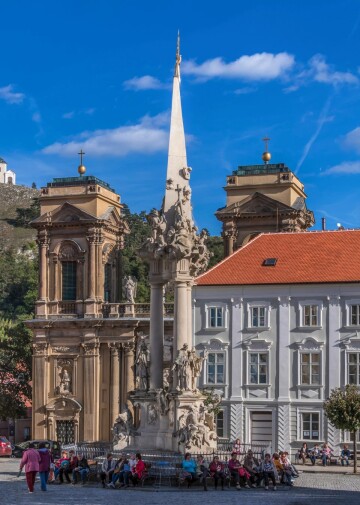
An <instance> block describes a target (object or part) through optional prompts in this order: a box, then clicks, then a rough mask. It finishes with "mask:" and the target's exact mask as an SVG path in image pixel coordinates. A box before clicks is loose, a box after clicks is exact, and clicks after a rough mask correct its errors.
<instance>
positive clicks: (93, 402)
mask: <svg viewBox="0 0 360 505" xmlns="http://www.w3.org/2000/svg"><path fill="white" fill-rule="evenodd" d="M82 347H83V350H84V354H83V360H84V376H83V377H84V383H83V384H84V403H83V405H84V407H83V424H84V440H88V441H89V442H93V441H96V440H99V411H100V409H99V388H100V377H99V343H98V342H91V343H84V344H82Z"/></svg>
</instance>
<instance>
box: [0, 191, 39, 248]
mask: <svg viewBox="0 0 360 505" xmlns="http://www.w3.org/2000/svg"><path fill="white" fill-rule="evenodd" d="M39 195H40V191H39V190H37V189H33V188H30V187H27V186H18V185H12V184H0V249H8V248H11V249H15V250H18V249H21V248H22V247H23V246H24V245H25V244H26V243H28V242H31V241H34V240H35V238H36V231H35V230H34V229H33V228H31V227H30V226H29V222H30V221H31V220H32V219H34V218H35V217H36V216H37V215H39V210H38V201H37V199H38V197H39Z"/></svg>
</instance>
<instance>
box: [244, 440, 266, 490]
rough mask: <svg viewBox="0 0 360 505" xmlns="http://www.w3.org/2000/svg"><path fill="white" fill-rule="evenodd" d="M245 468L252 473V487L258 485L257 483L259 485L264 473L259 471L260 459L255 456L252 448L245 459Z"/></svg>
mask: <svg viewBox="0 0 360 505" xmlns="http://www.w3.org/2000/svg"><path fill="white" fill-rule="evenodd" d="M244 468H245V470H246V471H247V472H248V473H249V474H250V481H251V483H252V487H256V485H258V486H259V485H260V482H261V479H262V474H261V472H260V471H259V461H258V460H257V459H256V458H254V455H253V452H252V450H251V449H249V450H248V452H247V455H246V457H245V459H244ZM247 484H248V483H247ZM245 487H247V485H245Z"/></svg>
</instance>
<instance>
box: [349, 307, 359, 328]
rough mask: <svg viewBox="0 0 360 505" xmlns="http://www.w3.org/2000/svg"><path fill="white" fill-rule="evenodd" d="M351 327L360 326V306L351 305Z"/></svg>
mask: <svg viewBox="0 0 360 505" xmlns="http://www.w3.org/2000/svg"><path fill="white" fill-rule="evenodd" d="M350 325H351V326H360V305H350Z"/></svg>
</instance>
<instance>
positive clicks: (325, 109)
mask: <svg viewBox="0 0 360 505" xmlns="http://www.w3.org/2000/svg"><path fill="white" fill-rule="evenodd" d="M331 100H332V96H330V97H329V98H328V99H327V100H326V102H325V105H324V107H323V108H322V111H321V112H320V115H319V118H318V120H317V127H316V130H315V132H314V133H313V135H312V136H311V137H310V140H309V141H308V142H307V143H306V144H305V147H304V149H303V153H302V155H301V158H300V160H299V161H298V164H297V166H296V170H295V173H296V172H297V171H298V170H299V169H300V168H301V166H302V164H303V163H304V161H305V160H306V158H307V156H308V154H309V152H310V149H311V148H312V146H313V144H314V142H315V141H316V139H317V138H318V136H319V135H320V133H321V130H322V128H323V126H324V124H325V123H328V122H330V121H332V120H333V119H334V116H328V115H327V114H328V112H329V108H330V104H331Z"/></svg>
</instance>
